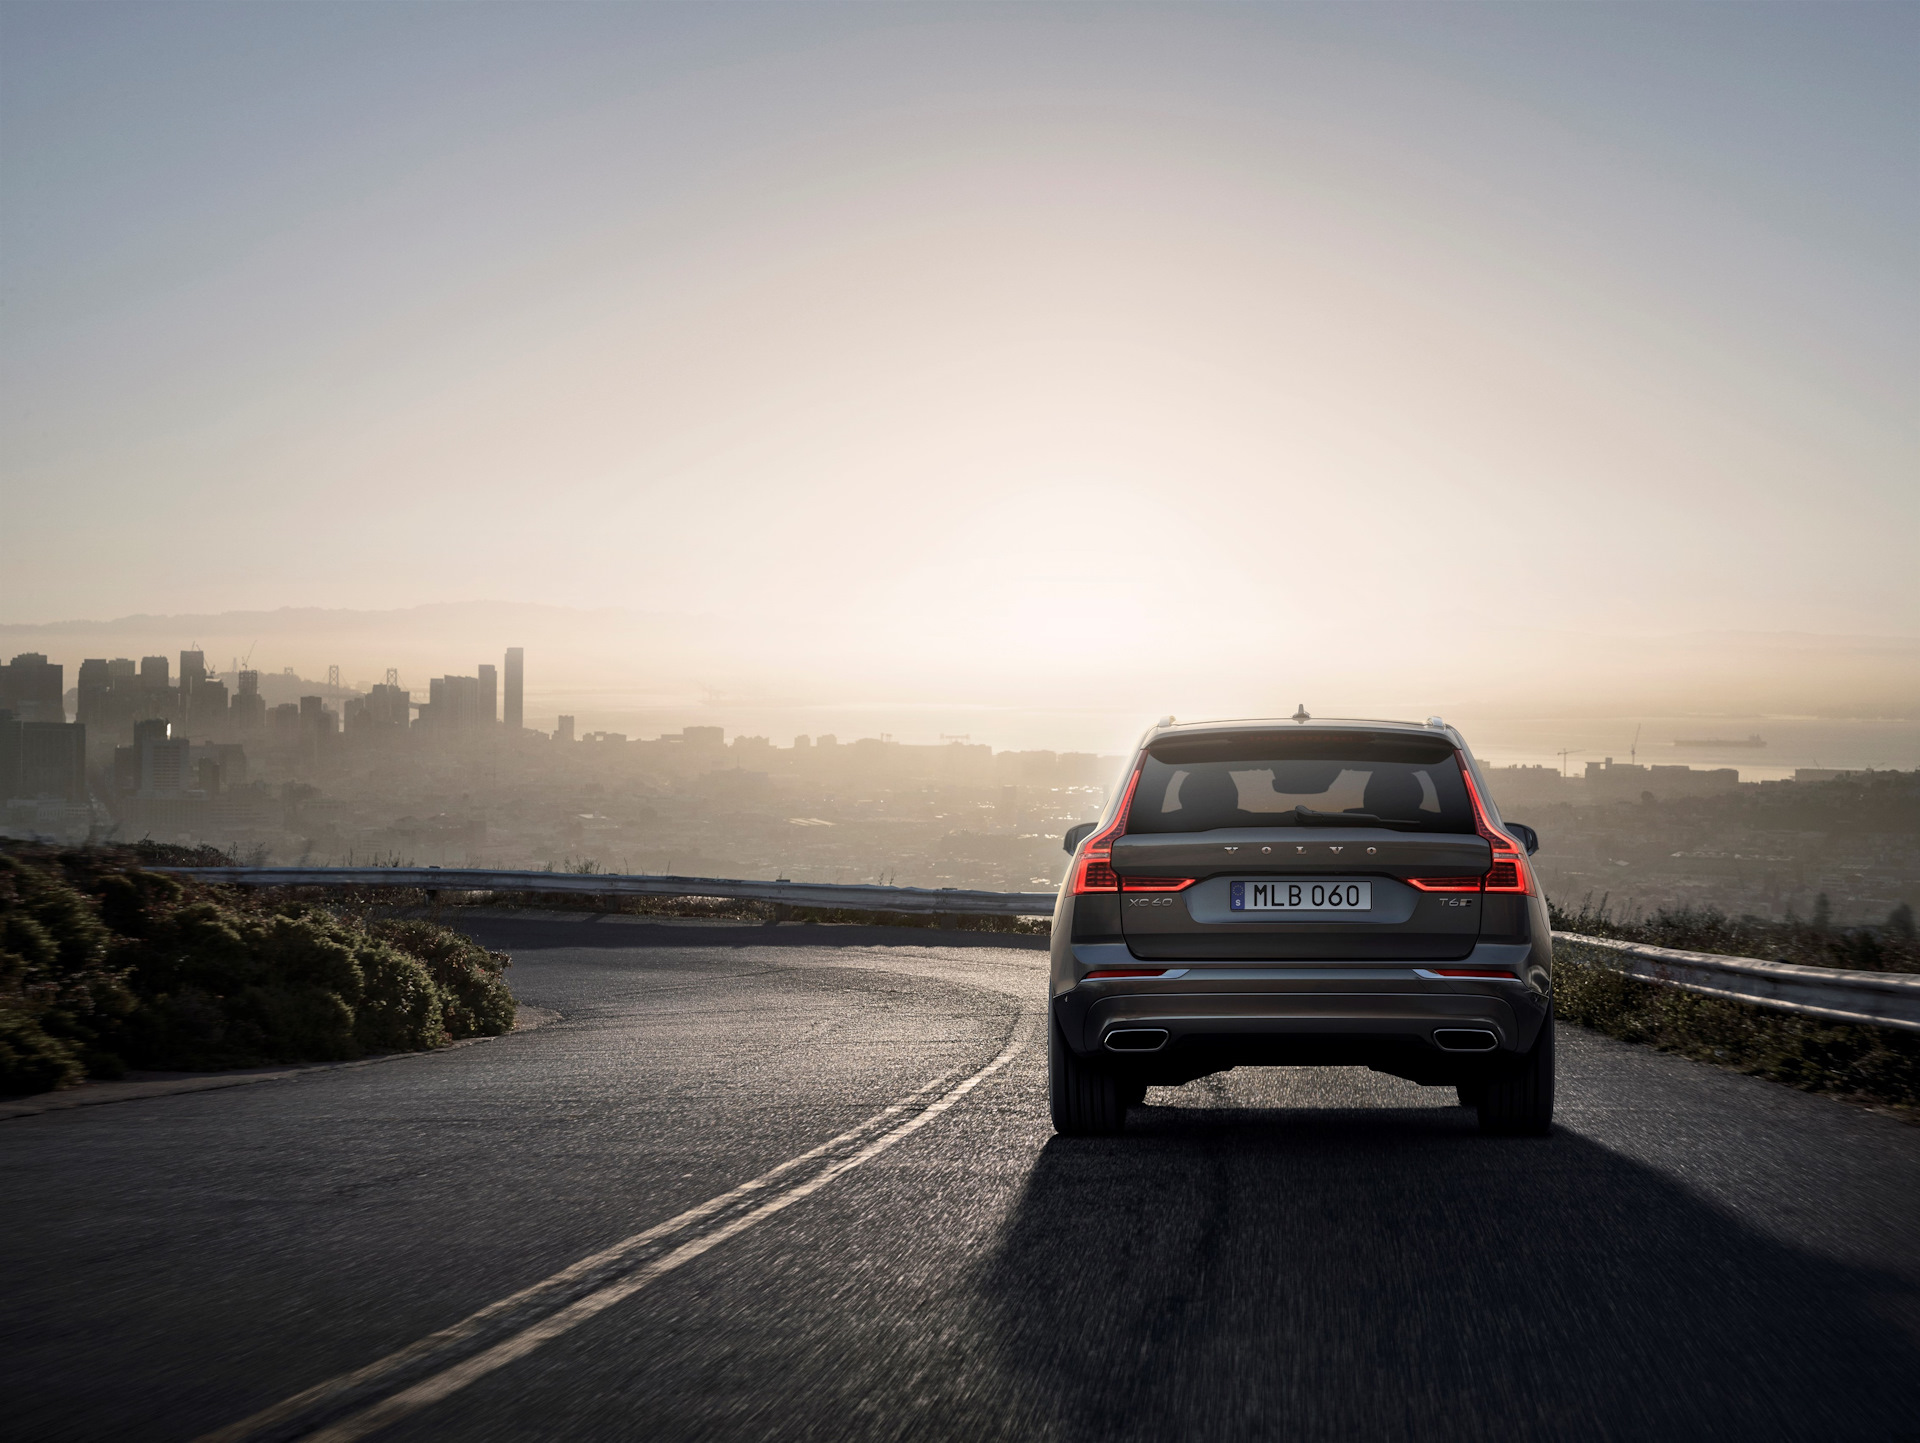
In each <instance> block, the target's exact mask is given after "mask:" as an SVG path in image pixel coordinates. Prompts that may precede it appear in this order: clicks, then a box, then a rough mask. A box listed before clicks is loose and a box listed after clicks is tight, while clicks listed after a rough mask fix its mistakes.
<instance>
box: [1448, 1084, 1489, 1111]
mask: <svg viewBox="0 0 1920 1443" xmlns="http://www.w3.org/2000/svg"><path fill="white" fill-rule="evenodd" d="M1485 1092H1486V1088H1485V1086H1483V1085H1482V1084H1480V1083H1478V1082H1456V1083H1454V1085H1453V1095H1454V1096H1455V1097H1457V1098H1459V1099H1460V1105H1461V1106H1462V1107H1478V1106H1479V1105H1480V1099H1481V1097H1482V1096H1483V1095H1484V1094H1485Z"/></svg>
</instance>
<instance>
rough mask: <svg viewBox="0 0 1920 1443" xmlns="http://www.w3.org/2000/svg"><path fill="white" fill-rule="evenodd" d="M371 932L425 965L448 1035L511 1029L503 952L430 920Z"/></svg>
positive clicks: (379, 924)
mask: <svg viewBox="0 0 1920 1443" xmlns="http://www.w3.org/2000/svg"><path fill="white" fill-rule="evenodd" d="M372 931H373V934H374V936H376V937H379V938H380V939H382V940H383V941H386V942H390V943H392V944H393V945H394V946H395V947H398V948H399V949H400V950H401V951H403V952H405V953H407V954H409V955H411V956H414V957H418V958H419V959H420V960H421V962H423V963H425V964H426V968H427V971H428V972H429V973H430V974H431V975H432V978H433V982H434V984H435V985H436V986H437V987H438V988H439V989H440V994H441V1008H442V1015H443V1018H444V1020H445V1024H446V1029H447V1033H448V1035H449V1036H452V1037H455V1038H460V1037H498V1036H499V1035H500V1034H502V1033H504V1032H509V1031H511V1030H512V1028H513V1006H514V1004H513V994H512V993H511V992H509V991H508V990H507V983H506V979H505V977H504V976H502V975H501V974H502V973H503V972H504V971H505V970H506V967H507V961H508V959H507V956H506V954H505V953H504V952H489V951H488V950H487V949H486V948H484V947H482V946H481V945H480V944H479V943H478V942H476V941H474V940H473V939H472V938H471V937H464V936H462V935H461V934H460V933H458V932H455V931H452V930H451V929H449V928H446V927H439V926H436V925H434V924H433V923H431V922H419V921H408V920H400V921H388V922H377V923H375V924H374V925H373V928H372Z"/></svg>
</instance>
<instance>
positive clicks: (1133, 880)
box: [1120, 877, 1477, 892]
mask: <svg viewBox="0 0 1920 1443" xmlns="http://www.w3.org/2000/svg"><path fill="white" fill-rule="evenodd" d="M1199 880H1200V879H1199V878H1198V877H1122V878H1121V879H1120V890H1121V891H1123V892H1184V891H1185V890H1186V889H1187V888H1189V887H1191V886H1192V885H1193V884H1194V883H1195V882H1197V881H1199ZM1476 880H1477V879H1476Z"/></svg>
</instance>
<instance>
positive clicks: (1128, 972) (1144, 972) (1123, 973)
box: [1086, 967, 1168, 982]
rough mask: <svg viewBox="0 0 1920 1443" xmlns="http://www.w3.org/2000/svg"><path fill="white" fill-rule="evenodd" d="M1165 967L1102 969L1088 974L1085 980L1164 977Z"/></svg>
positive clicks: (1165, 973)
mask: <svg viewBox="0 0 1920 1443" xmlns="http://www.w3.org/2000/svg"><path fill="white" fill-rule="evenodd" d="M1167 971H1168V969H1167V968H1165V967H1102V968H1101V969H1100V970H1099V971H1098V972H1089V973H1088V974H1087V976H1086V980H1087V981H1089V982H1093V981H1097V980H1098V979H1099V978H1102V977H1164V976H1166V975H1167Z"/></svg>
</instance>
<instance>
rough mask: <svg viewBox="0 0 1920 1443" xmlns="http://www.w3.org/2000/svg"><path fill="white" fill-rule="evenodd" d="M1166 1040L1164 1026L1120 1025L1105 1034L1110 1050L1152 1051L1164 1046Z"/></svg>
mask: <svg viewBox="0 0 1920 1443" xmlns="http://www.w3.org/2000/svg"><path fill="white" fill-rule="evenodd" d="M1166 1041H1167V1029H1166V1028H1164V1027H1122V1028H1120V1029H1119V1030H1117V1031H1114V1032H1109V1033H1108V1034H1107V1048H1108V1050H1109V1051H1112V1052H1152V1051H1153V1050H1154V1049H1156V1048H1159V1047H1164V1046H1165V1045H1166Z"/></svg>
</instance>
